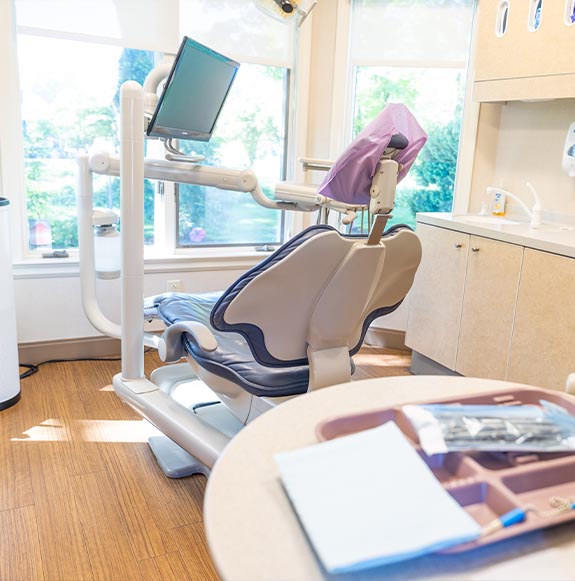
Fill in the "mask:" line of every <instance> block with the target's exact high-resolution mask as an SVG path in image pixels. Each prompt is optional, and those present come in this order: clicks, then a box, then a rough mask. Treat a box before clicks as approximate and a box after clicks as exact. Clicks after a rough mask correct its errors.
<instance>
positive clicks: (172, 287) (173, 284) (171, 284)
mask: <svg viewBox="0 0 575 581" xmlns="http://www.w3.org/2000/svg"><path fill="white" fill-rule="evenodd" d="M166 290H167V291H168V292H170V293H177V292H180V291H181V290H183V288H182V281H181V280H169V281H167V283H166Z"/></svg>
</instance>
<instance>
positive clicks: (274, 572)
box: [204, 376, 575, 581]
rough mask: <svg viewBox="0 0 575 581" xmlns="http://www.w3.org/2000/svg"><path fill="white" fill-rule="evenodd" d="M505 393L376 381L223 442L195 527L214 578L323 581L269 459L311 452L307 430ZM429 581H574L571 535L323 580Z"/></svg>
mask: <svg viewBox="0 0 575 581" xmlns="http://www.w3.org/2000/svg"><path fill="white" fill-rule="evenodd" d="M512 385H518V384H510V383H506V382H503V381H493V380H484V379H473V378H463V377H446V376H403V377H386V378H381V379H368V380H364V381H357V382H352V383H348V384H345V385H339V386H334V387H330V388H327V389H323V390H319V391H317V392H313V393H310V394H306V395H304V396H300V397H297V398H294V399H292V400H290V401H287V402H285V403H282V404H281V405H280V406H278V407H277V408H275V409H272V410H270V411H268V412H266V413H265V414H263V415H262V416H260V417H259V418H257V419H256V420H255V421H254V422H252V423H251V424H249V425H248V426H247V427H245V428H244V429H243V430H242V431H241V432H240V433H239V434H238V435H237V436H236V437H235V438H234V439H233V440H232V441H231V442H230V444H229V445H228V446H227V447H226V449H225V450H224V452H223V454H222V456H221V457H220V458H219V459H218V461H217V463H216V465H215V466H214V469H213V471H212V473H211V475H210V478H209V480H208V485H207V489H206V497H205V506H204V521H205V527H206V534H207V538H208V545H209V548H210V553H211V555H212V558H213V560H214V563H215V565H216V567H217V569H218V572H219V573H220V575H221V576H222V578H223V579H225V580H228V581H233V580H236V579H237V580H246V581H257V580H258V579H262V580H263V579H265V580H272V579H273V580H286V581H287V580H298V581H300V580H301V581H312V580H314V579H326V578H331V577H330V576H329V575H327V573H326V572H325V571H324V570H323V569H322V567H321V565H320V563H319V561H318V560H317V558H316V556H315V554H314V552H313V550H312V548H311V546H310V545H309V543H308V541H307V539H306V537H305V534H304V532H303V530H302V528H301V525H300V523H299V521H298V519H297V517H296V515H295V513H294V512H293V509H292V508H291V505H290V503H289V500H288V498H287V496H286V494H285V492H284V489H283V488H282V485H281V482H280V478H279V471H278V468H277V466H276V464H275V461H274V459H273V456H274V454H276V453H277V452H280V451H284V450H291V449H297V448H303V447H305V446H309V445H312V444H315V443H317V442H318V439H317V436H316V433H315V430H316V426H317V425H318V424H319V423H320V422H321V421H323V420H325V419H328V418H331V417H337V416H341V415H345V414H350V413H357V412H365V411H369V410H373V409H378V408H386V407H391V406H396V405H402V404H404V403H408V402H418V401H420V402H423V401H434V400H437V399H443V398H448V397H452V396H458V395H461V394H466V395H468V394H470V393H481V392H489V391H494V390H498V389H506V388H509V387H510V386H512ZM522 387H524V386H522ZM574 488H575V483H574ZM431 578H433V579H450V580H451V579H452V580H454V581H455V580H458V581H464V580H468V581H480V580H489V579H493V580H504V579H509V580H512V579H513V580H517V579H521V580H524V581H527V580H530V579H533V580H540V579H548V580H558V581H559V580H571V581H575V526H574V525H573V523H570V524H566V525H562V526H559V527H554V528H550V529H546V530H541V531H537V532H534V533H529V534H526V535H522V536H520V537H516V538H513V539H510V540H508V541H504V542H500V543H494V544H492V545H489V546H486V547H482V548H479V549H475V550H473V551H467V552H465V553H459V554H457V555H429V556H426V557H421V558H418V559H413V560H411V561H405V562H401V563H397V564H394V565H388V566H386V567H378V568H375V569H371V570H368V571H364V572H361V573H354V574H349V575H337V576H333V579H337V580H339V581H347V580H348V579H353V580H354V581H355V580H364V579H366V580H368V579H369V580H371V579H410V580H415V579H431Z"/></svg>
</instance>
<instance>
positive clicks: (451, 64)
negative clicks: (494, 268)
mask: <svg viewBox="0 0 575 581" xmlns="http://www.w3.org/2000/svg"><path fill="white" fill-rule="evenodd" d="M472 16H473V1H472V0H432V1H427V2H420V1H419V0H404V1H402V2H394V1H392V0H353V11H352V39H351V60H352V66H353V75H354V81H355V82H354V83H353V91H354V95H353V97H354V99H353V101H354V107H353V133H354V134H356V133H357V132H359V131H360V130H361V129H362V128H363V127H364V126H365V125H366V124H367V123H369V122H370V121H371V120H372V119H373V118H374V117H375V116H376V115H377V114H378V113H379V111H381V110H382V109H383V108H384V107H385V105H386V104H387V103H389V102H402V103H404V104H405V105H407V106H408V107H409V109H410V110H411V111H412V113H413V114H414V116H415V117H416V118H417V120H418V121H419V123H420V125H421V126H422V127H423V129H424V130H425V131H426V132H427V134H428V136H429V137H428V141H427V144H426V145H425V147H424V149H423V150H422V151H421V152H420V154H419V156H418V159H417V161H416V163H415V164H414V165H413V167H412V169H411V171H410V173H409V174H408V175H407V176H406V178H405V179H404V180H403V181H402V182H401V183H400V184H399V185H398V187H397V193H396V198H395V208H394V211H393V220H392V221H390V222H389V224H390V225H391V224H395V223H406V224H409V225H411V226H414V225H415V214H416V212H433V211H450V210H451V206H452V200H453V188H454V183H455V169H456V164H457V151H458V146H459V134H460V128H461V118H462V111H463V100H464V92H465V76H466V67H467V54H468V50H469V44H470V40H471V22H472ZM382 39H384V41H383V42H382Z"/></svg>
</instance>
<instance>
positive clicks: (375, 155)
mask: <svg viewBox="0 0 575 581" xmlns="http://www.w3.org/2000/svg"><path fill="white" fill-rule="evenodd" d="M401 137H404V138H405V139H403V140H402V139H401ZM426 141H427V133H425V131H424V130H423V129H422V128H421V127H420V125H419V123H418V122H417V120H416V119H415V117H414V116H413V115H412V114H411V112H410V111H409V109H408V108H407V107H406V106H405V105H402V104H400V103H393V104H390V105H387V107H385V109H384V110H383V111H382V112H381V113H380V114H379V115H378V116H377V117H376V118H375V119H374V120H373V121H372V122H371V123H369V125H367V126H366V127H365V128H364V129H363V131H362V132H361V133H360V134H359V135H358V136H357V137H356V138H355V139H354V140H353V141H352V142H351V144H350V145H349V146H348V147H347V149H346V150H345V151H344V152H343V153H342V154H341V155H340V156H339V158H338V159H337V161H336V162H335V164H334V165H333V166H332V168H331V169H330V171H329V172H328V174H327V175H326V177H325V179H324V180H323V182H322V184H321V185H320V187H319V190H318V193H319V194H323V195H324V196H327V197H328V198H332V199H333V200H338V201H340V202H346V203H348V204H362V205H363V204H369V201H370V196H369V189H370V187H371V182H372V179H373V176H374V175H375V171H376V168H377V164H378V163H379V160H380V159H381V157H382V155H383V152H384V151H385V150H386V149H387V148H388V147H393V148H395V149H398V150H400V151H398V153H397V154H396V155H395V157H394V159H395V161H397V163H399V164H400V165H401V170H400V172H399V175H398V177H397V181H398V182H399V181H401V180H402V179H403V178H404V177H405V176H406V175H407V172H408V171H409V169H410V168H411V166H412V165H413V162H414V161H415V158H416V157H417V154H418V153H419V151H420V150H421V148H422V147H423V146H424V145H425V142H426ZM401 145H403V147H401Z"/></svg>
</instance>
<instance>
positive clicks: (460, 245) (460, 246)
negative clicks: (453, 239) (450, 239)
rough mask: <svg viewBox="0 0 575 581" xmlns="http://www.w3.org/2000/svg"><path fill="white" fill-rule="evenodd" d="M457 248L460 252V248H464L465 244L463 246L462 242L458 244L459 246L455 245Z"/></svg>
mask: <svg viewBox="0 0 575 581" xmlns="http://www.w3.org/2000/svg"><path fill="white" fill-rule="evenodd" d="M455 248H457V250H459V249H460V248H463V244H461V242H458V243H457V244H455Z"/></svg>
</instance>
